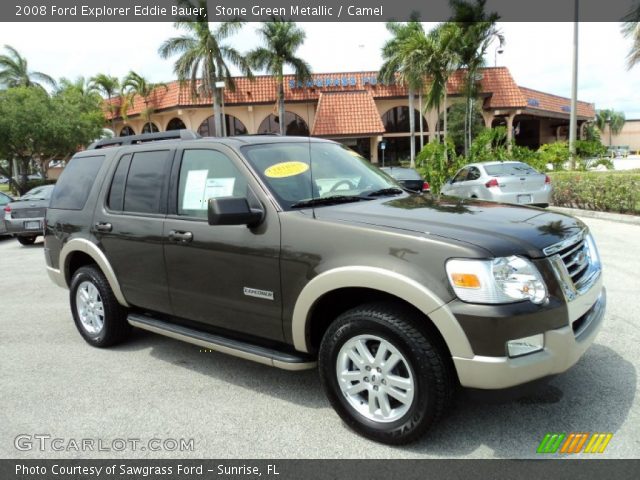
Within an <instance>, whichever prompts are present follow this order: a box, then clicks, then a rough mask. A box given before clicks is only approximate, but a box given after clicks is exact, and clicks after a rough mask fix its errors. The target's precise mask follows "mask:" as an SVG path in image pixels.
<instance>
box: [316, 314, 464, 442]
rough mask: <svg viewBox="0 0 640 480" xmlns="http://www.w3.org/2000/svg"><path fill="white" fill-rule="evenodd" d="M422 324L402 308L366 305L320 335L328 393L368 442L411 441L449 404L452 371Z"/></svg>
mask: <svg viewBox="0 0 640 480" xmlns="http://www.w3.org/2000/svg"><path fill="white" fill-rule="evenodd" d="M419 321H424V319H418V318H416V317H415V315H414V314H413V312H410V311H408V310H405V309H404V308H402V307H397V306H392V305H387V304H370V305H364V306H361V307H357V308H354V309H352V310H349V311H347V312H345V313H343V314H342V315H340V316H339V317H338V318H337V319H336V320H335V322H334V323H333V324H332V325H331V326H330V327H329V329H328V330H327V332H326V334H325V335H324V338H323V340H322V343H321V346H320V352H319V369H320V378H321V380H322V385H323V387H324V390H325V393H326V394H327V397H328V398H329V401H330V402H331V404H332V405H333V407H334V408H335V410H336V411H337V413H338V414H339V415H340V417H341V418H342V419H343V420H344V421H345V423H346V424H347V425H349V426H350V427H351V428H353V429H354V430H356V431H357V432H358V433H360V434H361V435H363V436H365V437H368V438H371V439H373V440H377V441H380V442H384V443H388V444H404V443H408V442H411V441H414V440H416V439H418V438H419V437H420V436H422V435H423V434H424V433H425V432H426V431H427V430H428V429H429V428H430V427H431V426H432V425H433V424H434V423H435V422H436V421H437V420H438V419H439V418H440V417H441V416H442V414H443V412H444V411H445V408H446V407H447V406H448V405H449V404H450V403H451V398H452V396H453V394H454V390H455V389H454V382H453V381H452V372H451V368H450V366H449V363H448V362H447V359H446V357H445V355H444V354H443V352H442V351H441V350H440V349H439V348H438V347H437V345H436V343H435V342H434V341H433V339H430V338H429V335H428V334H425V333H424V331H423V329H419V328H418V327H417V325H418V323H416V322H419ZM425 331H426V330H425Z"/></svg>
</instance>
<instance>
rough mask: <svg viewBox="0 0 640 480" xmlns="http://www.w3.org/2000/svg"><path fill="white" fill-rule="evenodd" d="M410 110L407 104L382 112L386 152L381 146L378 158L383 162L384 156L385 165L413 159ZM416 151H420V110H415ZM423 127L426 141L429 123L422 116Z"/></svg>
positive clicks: (426, 140)
mask: <svg viewBox="0 0 640 480" xmlns="http://www.w3.org/2000/svg"><path fill="white" fill-rule="evenodd" d="M410 115H411V113H410V110H409V107H407V106H404V105H403V106H399V107H393V108H390V109H389V110H387V111H386V112H385V113H384V114H382V117H381V118H382V123H383V124H384V129H385V134H384V142H385V143H384V145H385V148H384V152H383V149H382V148H380V146H379V151H378V159H379V161H380V163H382V158H383V157H384V164H385V165H399V164H400V163H404V162H409V161H410V160H411V130H410V125H409V120H410V118H411V117H410ZM413 115H414V122H415V123H414V128H415V134H416V136H415V145H416V153H418V152H419V151H420V111H419V110H417V109H414V110H413ZM422 128H423V132H424V133H423V135H424V140H423V141H424V143H425V144H426V143H427V142H428V141H429V135H428V134H427V133H426V132H428V131H429V124H428V123H427V120H426V118H424V116H423V117H422Z"/></svg>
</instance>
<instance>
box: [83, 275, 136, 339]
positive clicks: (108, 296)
mask: <svg viewBox="0 0 640 480" xmlns="http://www.w3.org/2000/svg"><path fill="white" fill-rule="evenodd" d="M70 302H71V311H72V313H73V320H74V322H75V324H76V327H77V328H78V331H79V332H80V334H81V335H82V337H83V338H84V339H85V340H86V341H87V343H89V344H91V345H93V346H94V347H108V346H111V345H114V344H116V343H119V342H121V341H122V340H124V339H125V338H126V337H127V335H128V334H129V331H130V330H131V327H130V325H129V323H128V322H127V311H126V309H125V308H124V307H122V306H121V305H120V304H119V303H118V301H117V300H116V298H115V295H114V294H113V291H112V290H111V287H110V286H109V282H107V279H106V278H105V276H104V274H103V273H102V272H101V271H100V270H99V269H98V268H97V267H95V266H86V267H81V268H79V269H78V270H77V271H76V272H75V274H74V275H73V278H72V280H71V288H70Z"/></svg>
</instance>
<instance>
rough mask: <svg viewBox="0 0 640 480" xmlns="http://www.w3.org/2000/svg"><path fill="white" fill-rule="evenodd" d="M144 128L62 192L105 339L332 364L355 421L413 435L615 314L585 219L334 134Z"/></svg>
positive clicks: (559, 361) (325, 376)
mask: <svg viewBox="0 0 640 480" xmlns="http://www.w3.org/2000/svg"><path fill="white" fill-rule="evenodd" d="M194 136H195V135H194ZM137 138H139V139H140V140H141V141H144V142H145V143H141V144H139V145H133V144H128V145H119V146H118V145H114V144H113V143H112V142H113V141H101V142H98V144H97V145H95V146H94V147H93V148H91V149H89V150H87V151H84V152H81V153H78V154H76V155H75V156H74V158H73V159H72V160H71V161H70V162H69V165H68V166H67V167H66V168H65V169H64V172H63V173H62V175H61V177H60V179H59V180H58V183H57V185H56V188H55V190H54V192H53V195H52V198H51V205H50V207H49V209H48V210H47V216H46V226H45V249H44V254H45V259H46V263H47V272H48V274H49V276H50V278H51V279H52V280H53V281H54V282H55V283H56V284H58V285H60V286H62V287H65V288H68V289H69V291H70V292H69V301H70V309H71V314H72V316H73V320H74V322H75V325H76V327H77V329H78V331H79V333H80V335H81V336H82V337H83V338H84V339H85V340H86V341H87V343H89V344H90V345H93V346H95V347H108V346H111V345H114V344H116V343H118V342H122V341H124V340H126V338H127V336H128V335H129V331H130V329H131V327H132V326H133V327H137V328H141V329H145V330H149V331H152V332H155V333H158V334H161V335H166V336H168V337H172V338H174V339H178V340H182V341H186V342H191V343H193V344H196V345H199V346H201V347H204V348H208V349H213V350H217V351H221V352H225V353H228V354H232V355H236V356H238V357H241V358H244V359H247V360H252V361H255V362H259V363H262V364H265V365H270V366H273V367H278V368H282V369H286V370H302V369H308V368H314V367H316V365H317V366H318V370H319V373H320V379H321V383H322V386H323V388H324V390H325V393H326V395H327V396H328V398H329V401H330V402H331V404H332V405H333V407H334V408H335V410H336V411H337V413H338V414H339V415H340V416H341V417H342V419H343V420H344V421H345V422H346V423H347V424H348V425H350V426H351V427H352V428H354V429H355V430H356V431H358V432H359V433H361V434H362V435H365V436H367V437H369V438H372V439H375V440H378V441H382V442H386V443H390V444H400V443H406V442H409V441H412V440H416V439H417V438H418V437H420V436H421V435H422V434H423V433H425V432H426V431H427V430H428V429H429V428H430V427H431V426H432V425H434V423H435V422H436V421H437V420H438V419H439V418H441V417H442V415H443V413H444V412H445V410H446V408H447V407H449V406H450V405H451V404H452V403H453V397H454V395H455V394H456V391H457V390H458V386H459V385H461V386H463V387H468V388H474V389H484V390H497V389H504V388H508V387H514V386H518V385H521V384H525V383H528V382H531V381H533V380H538V379H541V378H544V377H549V376H552V375H555V374H558V373H561V372H564V371H565V370H567V369H568V368H570V367H571V366H572V365H574V364H575V363H576V362H577V361H578V360H579V359H580V358H581V357H582V355H583V354H584V352H585V351H586V350H587V348H588V347H589V346H590V345H591V343H592V342H593V341H594V339H595V337H596V334H597V332H598V330H599V329H600V327H601V326H602V323H603V318H604V309H605V303H606V293H605V289H604V287H603V284H602V275H601V267H600V259H599V257H598V252H597V249H596V246H595V243H594V240H593V238H592V236H591V234H590V233H589V230H588V228H587V227H586V225H584V224H583V223H582V222H581V221H580V220H578V219H575V218H573V217H570V216H567V215H563V214H559V213H555V212H551V211H541V210H539V209H534V208H530V207H522V206H518V205H508V204H500V203H495V202H486V201H474V200H459V199H451V198H446V197H445V198H443V199H437V198H432V197H431V195H421V194H417V193H409V192H407V191H404V190H402V189H400V188H398V186H397V183H396V182H395V181H393V180H392V179H391V178H389V176H388V175H387V174H384V173H383V172H381V171H380V170H379V169H377V168H375V166H373V165H371V164H370V163H369V162H368V161H367V160H365V159H363V158H361V157H358V156H356V155H354V153H353V152H352V151H350V150H349V149H347V148H346V147H345V146H343V145H341V144H339V143H336V142H332V141H329V140H322V139H318V138H307V137H305V138H302V137H279V136H254V137H228V138H193V139H189V140H187V139H176V140H164V141H163V140H162V137H161V136H159V135H157V136H156V137H152V138H154V139H157V140H158V141H155V142H149V141H148V140H147V139H148V138H149V137H145V136H138V137H137ZM132 140H136V138H134V139H132ZM114 141H115V140H114ZM107 146H111V148H103V147H107ZM320 187H321V188H320ZM590 360H593V358H591V359H590ZM202 361H203V362H206V361H208V359H207V358H205V357H203V359H202ZM78 368H82V365H79V366H78ZM105 368H109V366H108V363H105ZM158 368H162V365H158ZM214 368H215V367H214ZM105 388H107V387H106V386H105ZM585 388H588V387H585ZM215 401H216V399H215V396H212V397H211V402H215ZM265 402H268V399H267V400H265ZM141 408H144V406H141ZM211 408H212V409H216V408H217V406H216V405H215V403H213V404H212V405H211ZM285 416H286V415H285ZM283 418H284V417H283Z"/></svg>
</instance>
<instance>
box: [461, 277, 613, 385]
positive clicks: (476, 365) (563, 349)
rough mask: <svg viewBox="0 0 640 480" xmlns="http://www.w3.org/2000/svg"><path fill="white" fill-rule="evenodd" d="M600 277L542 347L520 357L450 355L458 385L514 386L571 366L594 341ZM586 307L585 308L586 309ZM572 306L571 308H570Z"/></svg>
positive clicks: (600, 314)
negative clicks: (568, 323)
mask: <svg viewBox="0 0 640 480" xmlns="http://www.w3.org/2000/svg"><path fill="white" fill-rule="evenodd" d="M606 301H607V300H606V290H605V288H604V287H603V286H602V276H600V278H599V279H598V280H597V281H596V282H595V283H594V285H593V286H592V288H591V289H590V290H589V292H587V293H586V294H584V295H582V296H581V297H580V299H579V304H577V303H576V304H574V305H570V308H569V312H570V313H576V315H574V316H571V317H570V318H571V320H572V321H571V322H570V325H566V326H564V327H562V328H557V329H553V330H548V331H545V332H544V349H543V350H541V351H540V352H536V353H532V354H529V355H524V356H522V357H517V358H510V357H506V356H504V357H489V356H481V355H474V356H473V357H472V358H461V357H455V356H454V357H453V362H454V365H455V367H456V370H457V372H458V378H459V380H460V384H461V385H462V386H463V387H468V388H478V389H501V388H509V387H514V386H516V385H520V384H523V383H527V382H530V381H533V380H536V379H539V378H543V377H546V376H549V375H555V374H558V373H562V372H564V371H566V370H568V369H569V368H570V367H572V366H573V365H574V364H575V363H576V362H577V361H578V360H579V359H580V357H581V356H582V355H583V354H584V352H585V351H586V350H587V349H588V348H589V346H590V345H591V344H592V343H593V341H594V339H595V337H596V335H597V333H598V331H599V330H600V328H601V327H602V320H603V318H604V313H605V307H606ZM585 306H586V309H585ZM571 307H573V308H571Z"/></svg>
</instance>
